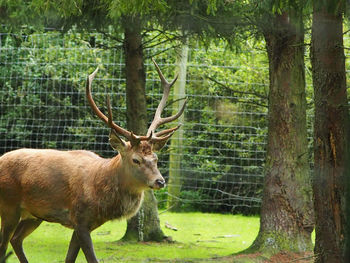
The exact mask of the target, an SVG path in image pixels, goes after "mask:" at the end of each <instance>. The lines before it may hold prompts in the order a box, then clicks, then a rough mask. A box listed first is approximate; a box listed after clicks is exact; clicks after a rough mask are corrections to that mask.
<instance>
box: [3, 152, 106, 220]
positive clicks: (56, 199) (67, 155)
mask: <svg viewBox="0 0 350 263" xmlns="http://www.w3.org/2000/svg"><path fill="white" fill-rule="evenodd" d="M101 159H102V158H100V157H99V156H97V155H96V154H94V153H92V152H87V151H57V150H36V149H20V150H15V151H12V152H9V153H6V154H4V155H3V156H2V157H1V158H0V206H5V205H10V204H12V206H15V205H17V206H18V205H19V206H20V207H21V208H22V209H24V210H26V211H28V212H29V214H32V215H34V216H36V217H39V218H42V219H45V220H47V221H55V222H57V221H59V222H60V223H62V224H66V225H69V222H65V220H68V214H69V212H70V210H71V207H72V206H73V205H74V202H76V200H77V199H78V198H79V196H82V195H87V194H89V193H88V192H89V191H90V190H91V189H88V187H87V185H89V184H88V182H89V180H93V178H91V174H92V171H93V170H94V169H96V168H95V166H96V165H94V164H98V163H99V162H100V161H101Z"/></svg>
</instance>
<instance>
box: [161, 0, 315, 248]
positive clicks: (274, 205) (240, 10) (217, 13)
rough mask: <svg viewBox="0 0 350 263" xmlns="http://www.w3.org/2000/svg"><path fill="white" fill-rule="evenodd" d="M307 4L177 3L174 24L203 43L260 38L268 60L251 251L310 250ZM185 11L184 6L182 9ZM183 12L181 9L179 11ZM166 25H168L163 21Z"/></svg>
mask: <svg viewBox="0 0 350 263" xmlns="http://www.w3.org/2000/svg"><path fill="white" fill-rule="evenodd" d="M304 4H305V3H304V1H269V0H267V1H249V2H247V1H230V2H228V1H208V2H201V3H198V2H194V1H193V2H190V3H189V2H187V1H177V3H176V4H175V7H174V8H173V12H175V13H176V12H177V14H175V15H173V16H171V17H175V18H177V19H174V20H173V22H172V23H175V24H176V23H178V24H179V25H180V26H181V27H182V28H185V29H186V30H188V32H193V33H195V34H199V35H200V36H201V37H202V38H206V39H209V40H210V39H213V38H217V37H221V38H225V39H227V40H228V41H229V43H231V44H234V43H237V42H239V41H238V40H237V39H240V40H241V39H242V38H237V36H241V37H242V36H243V37H246V35H245V34H244V33H241V32H242V31H244V30H248V29H249V30H250V31H251V32H256V33H257V34H258V35H263V36H264V38H265V42H266V50H267V54H268V58H269V75H270V86H269V112H268V119H269V124H268V143H267V156H266V166H265V171H266V172H265V184H264V193H263V200H262V207H261V214H260V215H261V225H260V232H259V234H258V236H257V238H256V240H255V242H254V244H253V245H252V246H251V248H250V250H258V251H266V252H277V251H280V250H289V251H290V250H291V251H297V252H300V251H307V250H311V249H312V242H311V232H312V230H313V227H314V221H313V204H312V189H311V177H310V171H309V162H308V148H307V145H308V144H307V129H306V94H305V73H304V67H305V65H304V25H303V7H304ZM181 8H182V9H181ZM180 10H181V11H180ZM168 22H169V23H170V21H168Z"/></svg>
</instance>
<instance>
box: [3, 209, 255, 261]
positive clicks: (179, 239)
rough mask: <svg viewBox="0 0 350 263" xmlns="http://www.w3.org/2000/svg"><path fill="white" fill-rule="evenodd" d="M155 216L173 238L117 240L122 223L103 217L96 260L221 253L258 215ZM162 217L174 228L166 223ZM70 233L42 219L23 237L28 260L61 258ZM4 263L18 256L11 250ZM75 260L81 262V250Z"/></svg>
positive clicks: (238, 242) (241, 244) (251, 228)
mask: <svg viewBox="0 0 350 263" xmlns="http://www.w3.org/2000/svg"><path fill="white" fill-rule="evenodd" d="M160 221H161V226H162V229H163V231H164V232H165V234H166V235H168V236H172V238H173V240H174V241H176V242H175V243H162V244H159V243H122V242H118V240H119V239H120V238H121V237H122V236H123V234H124V232H125V228H126V222H125V221H113V222H107V223H106V224H104V225H103V226H101V227H100V228H98V229H96V230H95V231H93V232H92V239H93V243H94V246H95V252H96V254H97V257H98V258H99V259H100V260H101V262H156V261H158V262H159V261H164V262H169V261H172V260H175V259H180V260H181V259H195V258H212V257H216V256H226V255H229V254H232V253H236V252H239V251H241V250H243V249H245V248H247V247H248V246H249V245H250V244H251V242H253V240H254V238H255V237H256V235H257V233H258V230H259V218H258V217H245V216H240V215H221V214H204V213H170V212H166V213H163V214H160ZM165 222H168V223H169V224H171V225H172V226H174V227H176V228H178V231H173V230H169V229H167V228H165V227H164V224H165ZM71 234H72V230H70V229H67V228H65V227H63V226H60V225H58V224H52V223H51V224H50V223H43V224H42V225H41V226H40V227H39V228H38V229H37V230H35V232H34V233H32V234H31V235H30V236H29V237H28V238H27V239H26V240H25V241H24V250H25V252H26V255H27V258H28V260H29V262H38V263H41V262H64V258H65V254H66V252H67V249H68V244H69V240H70V237H71ZM8 262H9V263H12V262H18V261H17V258H16V257H15V256H14V255H13V256H11V258H10V260H9V261H8ZM77 262H86V261H85V258H84V255H83V254H82V252H80V253H79V256H78V259H77Z"/></svg>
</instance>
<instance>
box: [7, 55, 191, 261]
mask: <svg viewBox="0 0 350 263" xmlns="http://www.w3.org/2000/svg"><path fill="white" fill-rule="evenodd" d="M153 63H154V65H155V66H156V69H157V72H158V75H159V77H160V79H161V85H162V88H163V96H162V99H161V101H160V103H159V105H158V108H157V110H156V113H155V116H154V119H153V121H152V123H151V125H150V127H149V129H148V131H147V135H146V136H137V135H135V134H133V133H132V132H129V131H127V130H125V129H123V128H122V127H120V126H118V125H117V124H116V123H114V122H113V120H112V111H111V106H110V102H109V99H107V107H108V115H107V116H106V115H104V114H103V113H102V112H101V111H100V110H99V109H98V107H97V106H96V104H95V102H94V100H93V98H92V96H91V82H92V81H93V79H94V77H95V75H96V73H97V70H98V69H96V70H95V71H94V72H93V73H92V74H91V75H89V77H88V79H87V84H86V95H87V99H88V101H89V104H90V106H91V108H92V109H93V111H94V112H95V113H96V115H97V116H98V117H99V118H100V119H101V120H102V121H103V122H105V123H106V124H107V125H108V126H109V127H110V128H111V132H110V135H109V142H110V144H111V146H112V147H113V148H114V149H115V150H117V151H118V152H119V154H118V155H117V156H115V157H114V158H112V159H104V158H101V157H100V156H98V155H96V154H94V153H92V152H89V151H57V150H35V149H19V150H15V151H12V152H8V153H6V154H4V155H3V156H2V157H1V158H0V216H1V234H2V240H1V244H0V258H2V257H4V256H5V253H6V250H7V247H8V243H9V242H11V245H12V247H13V249H14V251H15V253H16V255H17V257H18V259H19V260H20V262H21V263H24V262H28V261H27V259H26V256H25V254H24V252H23V247H22V243H23V240H24V238H25V237H27V236H28V235H29V234H30V233H32V232H33V231H34V230H35V229H36V228H37V227H38V226H39V225H40V223H41V222H42V221H43V220H45V221H48V222H55V223H60V224H62V225H63V226H66V227H69V228H72V229H73V230H74V231H73V235H72V238H71V241H70V244H69V249H68V253H67V256H66V260H65V262H75V260H76V257H77V254H78V252H79V250H80V248H81V249H82V250H83V252H84V255H85V257H86V260H87V262H98V260H97V258H96V255H95V252H94V248H93V244H92V240H91V237H90V232H91V231H92V230H94V229H95V228H97V227H99V226H100V225H102V224H103V223H105V222H106V221H108V220H111V219H116V218H129V217H131V216H133V215H134V214H135V213H136V212H137V211H138V209H139V207H140V204H141V203H142V199H143V192H144V190H146V189H148V188H151V189H160V188H162V187H164V186H165V181H164V178H163V177H162V175H161V174H160V172H159V170H158V168H157V155H156V154H155V153H154V151H157V150H159V149H161V148H162V147H163V146H164V145H165V143H166V142H167V140H168V139H169V138H170V137H171V135H172V134H173V133H174V132H175V131H176V130H177V129H178V127H179V126H177V127H174V128H171V129H166V130H163V131H159V132H156V129H157V128H158V127H159V126H160V125H162V124H164V123H168V122H171V121H174V120H176V119H177V118H178V117H179V116H180V115H181V114H182V113H183V111H184V108H185V104H186V101H185V103H184V105H183V107H182V108H181V110H180V111H179V112H178V113H177V114H175V115H173V116H171V117H166V118H162V117H161V113H162V111H163V109H164V107H165V104H166V101H167V98H168V96H169V91H170V88H171V86H172V85H173V84H174V83H175V81H176V78H175V79H174V80H173V81H172V82H171V83H169V82H167V81H166V79H165V78H164V76H163V74H162V72H161V70H160V69H159V67H158V65H157V64H156V63H155V61H153ZM119 136H123V137H125V138H126V139H127V140H128V141H124V140H123V139H122V138H120V137H119Z"/></svg>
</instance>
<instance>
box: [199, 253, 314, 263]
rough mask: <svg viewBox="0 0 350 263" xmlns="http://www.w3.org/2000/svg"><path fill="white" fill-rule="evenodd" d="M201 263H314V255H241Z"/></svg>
mask: <svg viewBox="0 0 350 263" xmlns="http://www.w3.org/2000/svg"><path fill="white" fill-rule="evenodd" d="M199 262H221V263H224V262H230V263H231V262H234V263H294V262H295V263H312V262H314V255H313V253H312V252H307V253H302V254H298V253H291V252H280V253H278V254H276V255H273V256H271V257H267V256H265V255H262V254H261V253H254V254H241V255H232V256H228V257H222V258H213V259H210V260H208V261H207V260H203V261H199Z"/></svg>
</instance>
